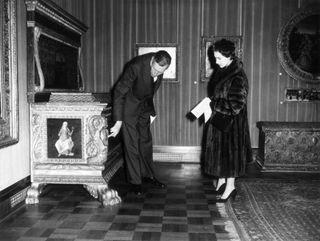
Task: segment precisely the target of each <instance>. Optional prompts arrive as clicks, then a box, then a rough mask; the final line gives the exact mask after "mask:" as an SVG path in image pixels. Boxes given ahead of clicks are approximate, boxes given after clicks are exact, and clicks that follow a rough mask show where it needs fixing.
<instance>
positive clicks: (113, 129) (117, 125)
mask: <svg viewBox="0 0 320 241" xmlns="http://www.w3.org/2000/svg"><path fill="white" fill-rule="evenodd" d="M121 125H122V121H117V122H116V123H115V124H114V126H113V127H111V129H110V134H109V135H108V138H109V137H116V136H117V135H118V133H119V132H120V129H121Z"/></svg>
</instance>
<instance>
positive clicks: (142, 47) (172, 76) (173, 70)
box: [135, 43, 179, 83]
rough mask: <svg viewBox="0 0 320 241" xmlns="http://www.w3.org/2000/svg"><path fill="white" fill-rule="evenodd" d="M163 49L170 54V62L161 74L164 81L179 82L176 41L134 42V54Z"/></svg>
mask: <svg viewBox="0 0 320 241" xmlns="http://www.w3.org/2000/svg"><path fill="white" fill-rule="evenodd" d="M159 50H165V51H167V52H168V54H169V55H170V56H171V64H170V66H169V68H168V69H167V70H166V71H165V72H164V74H163V80H164V81H165V82H171V83H179V80H178V56H179V51H178V44H176V43H136V48H135V56H138V55H142V54H147V53H150V52H157V51H159Z"/></svg>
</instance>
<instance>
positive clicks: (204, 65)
mask: <svg viewBox="0 0 320 241" xmlns="http://www.w3.org/2000/svg"><path fill="white" fill-rule="evenodd" d="M221 39H227V40H230V41H232V42H234V43H235V46H236V55H237V57H238V58H240V59H241V58H242V37H241V36H208V37H202V38H201V51H200V52H201V56H200V57H201V61H200V65H201V66H200V75H201V77H200V78H201V81H209V79H210V76H211V74H212V73H213V72H214V69H215V58H214V56H213V51H212V48H213V46H214V43H215V42H217V41H219V40H221Z"/></svg>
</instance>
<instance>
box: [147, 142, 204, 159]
mask: <svg viewBox="0 0 320 241" xmlns="http://www.w3.org/2000/svg"><path fill="white" fill-rule="evenodd" d="M200 155H201V147H200V146H153V160H154V161H155V162H169V163H170V162H173V163H176V162H178V163H200Z"/></svg>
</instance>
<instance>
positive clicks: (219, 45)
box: [213, 38, 236, 59]
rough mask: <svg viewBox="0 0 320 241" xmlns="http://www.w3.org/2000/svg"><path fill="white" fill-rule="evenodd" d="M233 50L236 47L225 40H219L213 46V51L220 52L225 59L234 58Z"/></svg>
mask: <svg viewBox="0 0 320 241" xmlns="http://www.w3.org/2000/svg"><path fill="white" fill-rule="evenodd" d="M235 50H236V47H235V45H234V42H232V41H230V40H227V39H224V38H223V39H221V40H219V41H217V42H215V43H214V45H213V51H217V52H220V53H221V54H222V55H223V56H225V57H227V58H228V57H231V59H233V58H234V57H235V55H236V54H235Z"/></svg>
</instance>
